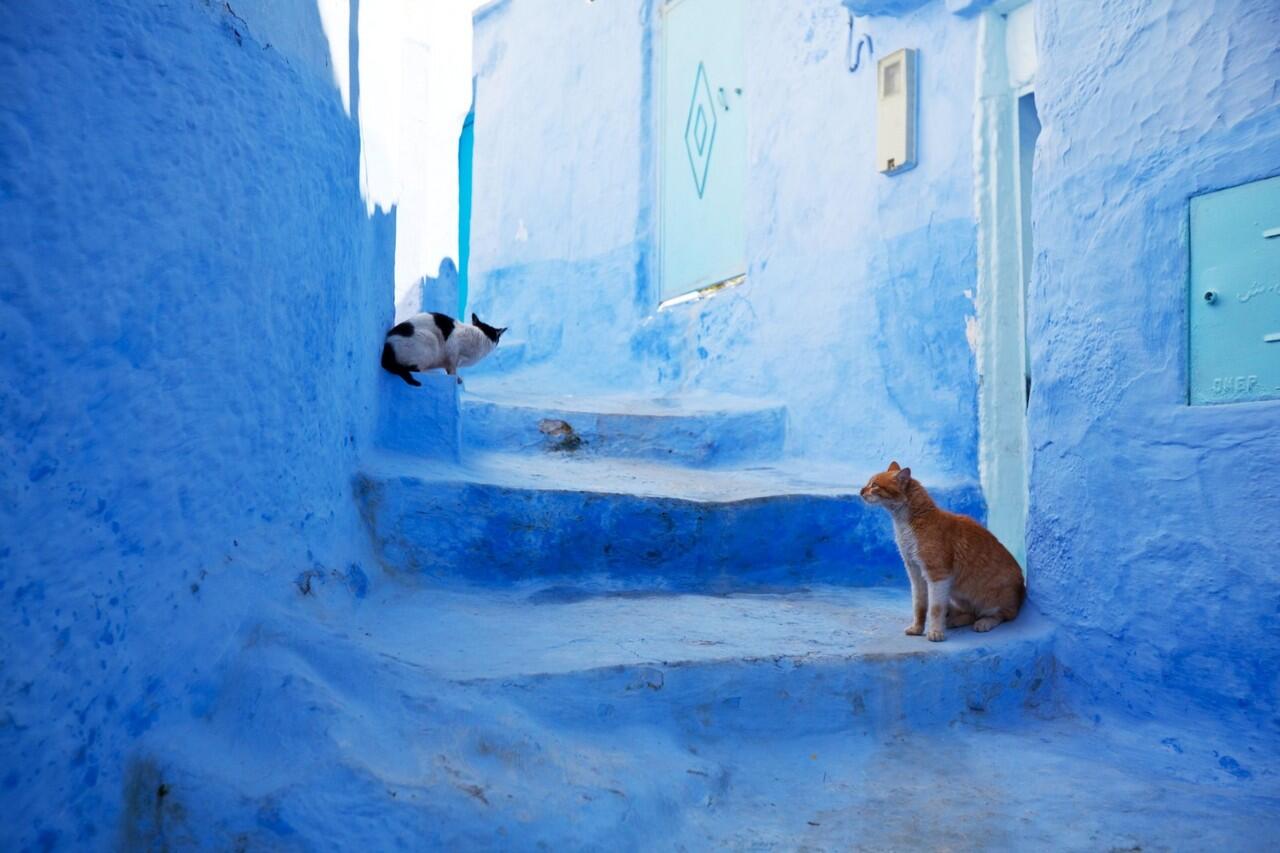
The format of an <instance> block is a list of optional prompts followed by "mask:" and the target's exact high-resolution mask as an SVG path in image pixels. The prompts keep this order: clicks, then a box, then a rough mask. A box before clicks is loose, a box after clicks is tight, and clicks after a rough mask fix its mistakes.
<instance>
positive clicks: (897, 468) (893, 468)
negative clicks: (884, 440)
mask: <svg viewBox="0 0 1280 853" xmlns="http://www.w3.org/2000/svg"><path fill="white" fill-rule="evenodd" d="M889 470H890V471H901V470H902V466H901V465H899V464H898V460H897V459H895V460H893V461H892V462H890V463H889Z"/></svg>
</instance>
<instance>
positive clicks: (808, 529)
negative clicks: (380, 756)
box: [357, 375, 1054, 730]
mask: <svg viewBox="0 0 1280 853" xmlns="http://www.w3.org/2000/svg"><path fill="white" fill-rule="evenodd" d="M422 378H423V380H424V382H425V383H426V384H425V385H424V387H423V388H421V389H417V388H409V387H407V386H403V385H401V384H399V383H398V382H396V381H395V380H388V384H387V385H386V386H385V387H386V389H387V392H388V394H387V399H386V401H385V402H386V407H387V409H388V411H389V413H388V414H387V415H386V417H385V419H384V430H385V432H384V436H383V441H382V445H383V448H384V449H383V450H382V451H380V452H379V453H377V454H374V455H373V456H371V457H370V458H369V459H368V460H366V463H365V464H364V466H363V469H362V471H361V473H360V475H359V478H358V482H357V495H358V498H359V500H360V503H361V510H362V513H363V515H364V517H365V519H366V521H367V523H368V525H369V531H370V534H371V537H372V541H373V544H374V548H375V550H376V552H377V555H378V557H379V559H380V560H381V562H382V563H383V565H384V567H385V568H386V569H387V570H388V571H389V572H390V573H391V574H392V575H394V576H395V577H396V578H398V579H399V580H401V581H402V582H404V583H406V584H408V585H409V587H410V588H416V589H421V590H424V591H429V594H430V596H431V600H432V601H433V602H434V604H433V606H432V607H431V615H430V617H429V618H425V617H424V614H423V613H422V610H421V608H420V607H419V608H413V609H412V610H411V612H412V613H413V614H414V615H413V617H412V621H413V624H405V625H403V626H400V627H392V625H393V623H394V622H395V620H394V618H392V617H390V616H389V615H388V614H386V613H381V614H380V616H379V619H378V621H377V624H376V625H371V626H370V627H369V629H368V630H369V633H370V636H371V637H377V636H379V635H380V634H384V633H388V632H389V635H390V636H392V637H397V638H398V637H402V636H405V635H408V636H412V637H414V640H413V645H414V647H416V648H426V649H430V654H429V656H428V657H427V658H426V659H424V660H422V661H420V663H419V665H420V666H422V667H424V668H425V669H426V670H428V671H430V672H432V673H433V674H434V675H436V676H438V677H440V678H444V679H450V680H456V681H462V682H465V683H467V684H470V685H472V686H473V687H474V689H476V690H482V691H487V692H495V691H496V692H497V693H502V692H504V691H509V690H516V692H517V693H518V695H519V697H520V701H521V703H524V704H526V705H528V706H529V707H530V709H531V712H535V711H536V713H539V714H549V713H553V711H554V713H555V714H556V715H559V718H560V719H561V721H562V722H563V723H565V724H571V725H594V724H597V723H599V722H600V720H602V719H605V718H609V719H611V720H613V722H614V723H620V722H622V721H628V720H629V721H632V722H639V721H642V720H644V719H647V718H650V717H653V716H655V715H656V716H659V717H665V718H667V719H668V720H669V721H684V722H683V723H681V724H682V725H683V724H690V725H692V723H690V722H689V721H691V720H695V719H702V720H703V721H704V722H705V724H706V725H707V726H713V727H718V726H729V727H731V728H740V727H742V726H744V725H746V726H748V727H750V725H760V726H765V727H768V726H774V725H776V724H777V720H778V718H779V715H785V716H788V717H794V716H795V715H797V714H798V715H801V716H805V715H808V717H806V719H805V720H804V721H803V722H802V721H801V720H799V719H793V721H792V725H793V727H795V726H800V727H804V726H809V725H812V726H815V727H817V729H821V730H832V729H838V728H839V727H841V726H846V725H854V724H865V725H871V726H872V727H875V726H880V725H888V724H893V725H902V724H905V723H906V722H908V721H909V720H915V721H917V722H922V721H924V720H934V721H938V720H953V719H957V718H959V717H960V716H963V715H972V714H986V715H988V716H993V715H995V714H996V713H997V711H999V712H1000V713H1006V714H1007V713H1018V712H1020V711H1021V710H1022V709H1025V708H1029V707H1038V706H1039V705H1041V704H1042V703H1044V702H1046V701H1048V699H1049V697H1050V696H1051V686H1052V684H1053V681H1054V665H1053V656H1052V632H1051V631H1050V630H1049V627H1048V625H1047V623H1045V622H1044V620H1042V619H1040V618H1039V617H1038V616H1037V614H1035V613H1034V612H1033V611H1032V610H1028V611H1027V612H1026V614H1025V615H1024V616H1023V617H1022V618H1021V619H1019V620H1018V622H1017V623H1016V624H1014V625H1010V626H1005V627H1003V628H1002V629H1000V630H997V631H995V632H992V633H990V634H985V635H980V634H975V633H973V632H972V631H970V630H968V629H961V630H957V631H955V632H954V633H953V636H952V638H951V640H950V642H948V643H947V644H944V645H937V644H931V643H928V642H927V641H925V640H923V639H922V638H919V637H906V636H904V635H903V631H902V629H903V627H904V626H905V625H906V623H907V622H908V621H909V620H910V600H909V598H910V597H909V591H908V590H907V588H906V581H905V575H904V572H903V569H902V565H901V562H900V559H899V557H898V553H897V548H896V546H895V545H894V543H893V539H892V530H891V526H890V524H889V522H888V519H887V518H885V517H884V515H883V513H882V512H880V511H877V510H875V508H873V507H868V506H866V505H865V504H863V503H862V501H861V500H860V499H859V497H858V494H857V491H858V488H859V486H860V485H861V483H862V482H863V480H864V478H865V476H866V472H865V471H858V470H854V469H851V468H842V467H841V466H837V465H825V466H805V465H803V464H801V463H798V462H796V461H794V460H787V459H786V458H785V457H784V456H783V450H784V443H785V437H786V412H785V409H784V408H783V407H781V406H779V405H777V404H773V403H768V402H758V401H751V400H744V399H741V398H733V397H726V396H723V395H696V396H689V397H676V398H660V399H654V398H649V397H642V396H634V395H622V394H607V395H600V396H590V397H582V396H570V395H563V394H561V395H548V396H538V395H534V394H532V393H530V392H529V391H528V390H526V389H525V388H522V387H520V386H519V385H518V384H513V383H507V384H499V383H494V382H488V383H486V382H484V381H474V383H473V384H474V388H475V390H470V389H468V390H466V391H461V390H459V388H458V386H457V385H456V384H455V383H453V382H452V381H450V380H449V379H448V378H447V377H437V376H431V375H428V376H423V377H422ZM933 491H934V493H935V495H936V496H937V498H938V499H939V500H940V501H941V502H942V503H943V504H945V505H947V506H951V507H955V508H957V509H960V510H961V511H965V512H969V513H973V514H978V515H980V514H981V512H982V503H981V497H980V494H979V493H978V490H977V488H976V487H975V486H974V485H973V484H963V483H960V484H951V485H947V484H943V485H935V487H934V489H933ZM446 594H447V596H448V598H447V599H446V598H445V597H444V596H446ZM446 600H447V601H449V602H452V604H450V605H448V606H444V605H442V604H441V602H444V601H446ZM495 636H496V637H500V638H503V639H502V640H501V641H500V642H498V643H497V644H494V643H493V642H492V641H491V638H493V637H495ZM396 642H397V643H398V642H400V641H399V640H396ZM539 697H541V698H539ZM726 701H727V702H728V703H729V704H727V705H726V704H717V703H723V702H726ZM544 706H545V707H544ZM538 709H541V710H538ZM740 709H746V710H743V711H742V712H741V713H739V710H740ZM646 715H649V716H648V717H646ZM735 721H736V722H735ZM748 721H754V722H748Z"/></svg>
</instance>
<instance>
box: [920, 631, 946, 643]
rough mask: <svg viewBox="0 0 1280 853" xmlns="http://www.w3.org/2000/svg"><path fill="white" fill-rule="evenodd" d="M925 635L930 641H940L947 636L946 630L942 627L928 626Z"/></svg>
mask: <svg viewBox="0 0 1280 853" xmlns="http://www.w3.org/2000/svg"><path fill="white" fill-rule="evenodd" d="M925 637H927V638H928V640H929V642H931V643H941V642H942V641H943V640H945V639H946V638H947V632H946V631H945V630H944V629H942V628H930V629H929V632H928V633H927V634H925Z"/></svg>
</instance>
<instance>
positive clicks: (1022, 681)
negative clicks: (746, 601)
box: [466, 607, 1059, 738]
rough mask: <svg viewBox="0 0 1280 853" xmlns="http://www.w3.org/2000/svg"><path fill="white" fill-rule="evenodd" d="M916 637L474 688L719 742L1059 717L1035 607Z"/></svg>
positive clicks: (544, 710)
mask: <svg viewBox="0 0 1280 853" xmlns="http://www.w3.org/2000/svg"><path fill="white" fill-rule="evenodd" d="M896 630H898V629H896V628H895V631H896ZM915 639H917V640H918V642H917V644H916V645H917V646H918V647H919V648H918V649H916V650H911V651H901V650H895V651H890V652H885V651H859V652H853V653H851V654H849V655H847V656H846V655H835V654H812V655H801V656H789V655H778V656H762V657H757V658H750V659H732V660H709V661H696V662H680V661H675V662H669V663H666V662H663V663H655V662H650V663H643V662H642V663H637V664H635V665H620V666H611V667H605V668H599V669H588V670H580V671H576V672H568V673H555V674H543V675H527V676H514V677H513V676H506V677H504V678H501V679H478V680H472V681H469V682H466V683H467V684H468V685H469V686H472V687H474V688H475V689H477V690H480V691H483V692H484V693H485V694H487V695H491V696H495V697H496V696H499V695H500V696H502V697H504V698H505V699H507V700H509V701H514V702H516V703H517V704H519V705H521V706H522V707H524V708H525V709H526V710H527V711H528V712H529V713H530V714H531V715H532V716H534V717H535V718H538V719H541V720H543V721H546V722H548V723H553V724H555V725H558V726H572V727H575V728H580V729H585V730H600V731H616V730H617V729H619V728H624V727H628V726H644V725H661V726H663V727H664V728H665V727H668V726H672V725H674V726H675V727H676V728H677V729H678V730H679V731H681V732H683V733H686V734H688V735H691V736H695V737H709V738H714V737H722V736H743V735H746V736H762V737H763V736H778V735H781V734H787V735H789V736H792V735H808V734H822V733H832V732H842V731H848V732H860V733H877V734H884V733H886V732H893V731H898V730H910V729H927V728H930V727H936V726H946V725H951V724H954V723H958V722H972V723H983V722H987V723H994V722H997V721H1006V720H1010V719H1016V718H1020V717H1025V716H1028V715H1030V716H1049V715H1052V714H1054V713H1057V712H1058V711H1059V709H1058V707H1057V705H1056V704H1055V701H1056V699H1055V685H1056V682H1057V677H1058V667H1057V663H1056V660H1055V658H1054V654H1053V642H1054V634H1053V630H1052V625H1051V623H1049V621H1048V620H1046V619H1045V618H1044V617H1043V616H1041V615H1040V614H1039V613H1038V612H1036V611H1035V610H1034V609H1033V608H1031V607H1028V608H1026V609H1025V610H1024V612H1023V614H1022V615H1021V616H1019V618H1018V620H1017V621H1015V622H1013V623H1008V624H1005V625H1002V626H1000V627H998V628H996V629H995V630H994V631H991V632H989V633H987V634H975V633H974V632H972V631H971V630H969V629H955V630H953V631H951V632H950V634H949V638H948V640H947V641H946V642H944V643H939V644H934V643H928V641H926V640H923V639H922V638H915Z"/></svg>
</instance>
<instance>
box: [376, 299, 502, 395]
mask: <svg viewBox="0 0 1280 853" xmlns="http://www.w3.org/2000/svg"><path fill="white" fill-rule="evenodd" d="M505 331H506V329H505V328H502V329H495V328H494V327H493V326H490V325H489V324H488V323H485V322H482V321H481V320H480V318H479V317H477V316H476V315H475V314H472V315H471V322H470V323H459V322H458V321H457V320H455V319H453V318H452V317H450V316H449V315H448V314H437V313H435V312H431V313H428V314H415V315H414V316H412V317H410V318H409V319H408V320H405V321H404V322H403V323H398V324H397V325H395V326H393V327H392V329H391V331H389V332H387V339H386V342H385V343H383V345H382V367H383V369H384V370H386V371H388V372H390V373H394V374H395V375H396V376H399V377H400V378H401V379H403V380H404V381H405V382H408V383H409V384H410V385H421V384H422V383H421V382H419V381H418V380H417V379H414V378H413V373H412V372H413V371H417V372H421V371H424V370H434V369H435V368H437V367H443V368H444V372H445V373H447V374H449V375H450V376H457V375H458V368H459V367H470V366H471V365H473V364H475V363H476V362H478V361H479V360H480V359H482V358H484V357H485V356H486V355H488V354H489V353H491V352H493V350H494V348H495V347H496V346H497V345H498V339H499V338H501V337H502V333H503V332H505Z"/></svg>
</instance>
